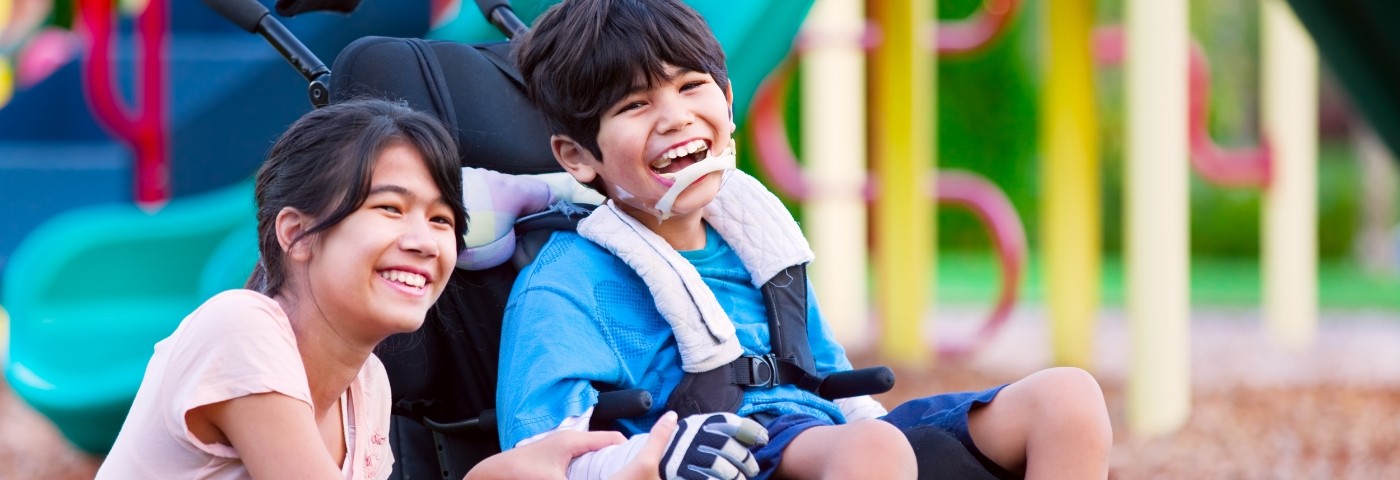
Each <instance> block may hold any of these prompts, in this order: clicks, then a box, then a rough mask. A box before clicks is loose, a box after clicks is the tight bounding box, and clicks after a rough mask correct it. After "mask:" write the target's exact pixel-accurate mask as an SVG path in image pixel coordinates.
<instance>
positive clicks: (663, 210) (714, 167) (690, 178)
mask: <svg viewBox="0 0 1400 480" xmlns="http://www.w3.org/2000/svg"><path fill="white" fill-rule="evenodd" d="M734 168H735V163H734V143H733V142H732V141H731V142H730V144H729V146H728V147H725V149H724V153H721V154H719V155H717V156H713V157H706V158H705V159H704V160H701V161H698V162H695V163H693V164H691V165H690V166H687V167H685V168H682V169H681V170H680V171H679V172H676V173H674V174H668V176H670V175H674V177H673V178H674V179H675V181H676V183H673V184H671V189H670V190H667V191H666V194H665V195H662V196H661V200H658V201H657V202H656V210H657V211H658V212H660V219H661V220H665V219H667V218H670V217H671V206H672V204H674V203H676V198H677V197H680V196H681V192H683V191H685V189H686V188H689V187H690V184H692V183H695V181H696V180H699V179H700V177H703V176H705V175H708V174H710V173H713V172H718V171H720V170H733V169H734Z"/></svg>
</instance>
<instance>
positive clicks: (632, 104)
mask: <svg viewBox="0 0 1400 480" xmlns="http://www.w3.org/2000/svg"><path fill="white" fill-rule="evenodd" d="M644 106H646V104H645V103H642V102H627V103H625V104H623V105H622V106H621V107H619V108H618V109H617V113H620V114H621V113H627V112H630V111H632V110H636V109H638V108H642V107H644Z"/></svg>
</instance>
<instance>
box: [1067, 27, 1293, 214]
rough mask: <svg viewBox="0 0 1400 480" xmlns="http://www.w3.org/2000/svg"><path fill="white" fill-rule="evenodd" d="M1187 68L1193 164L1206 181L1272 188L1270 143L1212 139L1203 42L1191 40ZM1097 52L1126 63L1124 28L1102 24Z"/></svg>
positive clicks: (1110, 62) (1105, 61) (1110, 61)
mask: <svg viewBox="0 0 1400 480" xmlns="http://www.w3.org/2000/svg"><path fill="white" fill-rule="evenodd" d="M1190 52H1191V53H1190V60H1189V62H1190V63H1189V65H1188V69H1187V75H1188V79H1189V82H1190V83H1189V91H1188V95H1189V97H1188V101H1189V102H1190V110H1189V112H1188V117H1187V118H1188V119H1189V120H1188V121H1189V122H1190V125H1189V126H1188V127H1187V128H1188V130H1187V132H1189V135H1190V139H1191V166H1192V168H1194V169H1195V171H1196V173H1197V174H1199V175H1201V177H1202V178H1205V179H1206V180H1208V181H1210V182H1212V183H1215V184H1218V185H1223V186H1228V187H1258V188H1268V185H1269V178H1270V175H1271V172H1272V170H1273V168H1272V167H1271V165H1270V164H1271V160H1270V152H1269V142H1268V139H1267V138H1260V141H1259V144H1260V145H1259V146H1258V147H1254V148H1248V147H1246V148H1224V147H1221V146H1220V145H1219V144H1217V143H1215V139H1214V138H1211V136H1210V130H1209V129H1208V128H1206V115H1207V113H1208V112H1209V111H1210V64H1209V63H1208V62H1207V61H1206V56H1205V53H1204V51H1203V50H1202V49H1201V45H1200V43H1198V42H1196V41H1194V40H1193V41H1192V42H1191V49H1190ZM1094 53H1095V57H1096V58H1097V60H1098V61H1099V63H1100V64H1101V65H1106V66H1116V65H1119V64H1122V63H1123V60H1124V53H1123V29H1122V27H1120V26H1110V27H1100V28H1098V29H1097V30H1096V31H1095V32H1094Z"/></svg>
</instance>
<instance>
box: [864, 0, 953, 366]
mask: <svg viewBox="0 0 1400 480" xmlns="http://www.w3.org/2000/svg"><path fill="white" fill-rule="evenodd" d="M934 3H935V2H934V1H928V0H878V1H875V2H872V9H871V10H872V15H871V18H872V19H873V20H874V21H875V22H876V24H877V25H879V26H880V31H881V33H882V42H881V43H880V46H879V47H878V48H876V49H875V51H874V53H873V55H871V57H870V64H871V65H870V66H871V72H872V75H871V76H872V80H871V84H870V87H871V90H872V94H871V95H872V99H873V100H872V105H871V108H872V110H873V111H874V113H875V114H874V116H873V118H872V120H873V122H872V123H873V125H872V127H873V128H872V129H871V142H872V145H871V146H872V150H873V154H874V155H873V156H874V158H875V170H876V179H877V180H878V181H879V184H880V198H879V199H878V201H877V202H876V208H875V268H876V277H875V280H876V281H875V286H876V288H875V291H876V294H875V295H876V299H877V300H876V301H877V302H878V306H879V312H880V316H881V319H882V320H883V327H884V328H883V330H882V332H881V342H880V346H881V348H882V349H883V353H884V354H885V355H886V356H888V357H889V358H890V359H892V360H894V361H897V362H900V363H904V364H908V365H919V364H922V362H925V361H927V360H928V359H929V358H931V356H930V355H929V352H928V349H927V348H925V345H927V344H928V343H927V342H928V341H930V340H931V339H930V338H928V337H927V336H925V334H923V333H922V332H923V329H922V328H921V326H922V325H923V324H924V318H925V315H926V313H927V307H928V306H929V305H931V304H932V299H933V294H932V293H931V292H932V291H933V290H932V288H931V287H932V282H931V279H932V274H931V273H930V272H931V270H930V269H931V268H932V267H933V261H934V244H933V239H934V232H933V228H934V225H933V202H932V201H931V200H930V198H932V197H931V196H929V193H930V192H929V190H930V189H931V188H932V181H933V170H932V168H930V167H931V166H932V165H933V164H934V151H935V150H934V148H933V147H934V125H933V106H934V92H936V91H937V85H935V83H934V75H933V72H934V70H933V62H934V57H933V52H932V50H931V49H930V48H929V45H928V41H929V39H930V38H931V37H932V35H933V33H934V32H933V28H934V27H933V25H934V23H933V15H932V12H933V11H934Z"/></svg>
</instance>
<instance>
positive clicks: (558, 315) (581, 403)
mask: <svg viewBox="0 0 1400 480" xmlns="http://www.w3.org/2000/svg"><path fill="white" fill-rule="evenodd" d="M532 270H533V269H527V270H526V272H525V273H522V278H520V279H518V281H517V283H516V290H517V292H514V293H512V295H511V299H510V302H509V303H508V305H507V307H506V313H505V319H504V322H503V325H502V328H501V355H500V364H499V372H500V375H499V378H498V379H497V388H496V411H497V421H498V424H499V433H500V440H501V448H503V449H504V448H510V447H512V446H515V445H516V444H519V443H521V441H522V440H525V439H528V438H531V437H535V436H538V435H540V434H542V433H547V432H550V431H553V430H555V429H557V428H565V427H567V429H573V430H587V428H588V416H587V415H588V414H589V413H590V412H591V411H592V407H593V405H594V404H595V403H597V401H598V392H597V391H596V390H595V389H594V388H593V386H592V382H595V381H596V382H601V383H608V384H615V383H617V382H618V379H619V378H621V365H620V362H619V361H618V360H617V355H616V353H614V352H613V351H612V349H611V348H610V347H609V344H608V342H607V340H606V339H605V338H604V336H603V334H602V332H600V331H599V330H598V328H596V325H597V324H596V322H595V321H594V319H593V318H592V315H591V312H590V310H592V309H590V308H585V306H584V305H581V304H580V303H579V302H577V301H575V299H576V298H579V297H583V298H589V297H591V295H587V296H584V295H573V294H571V292H564V291H560V289H557V288H553V284H551V287H550V288H544V287H532V286H531V283H530V280H532V279H531V278H529V277H530V276H531V271H532ZM583 293H587V292H583ZM579 419H581V421H572V420H579ZM561 426H565V427H561Z"/></svg>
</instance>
